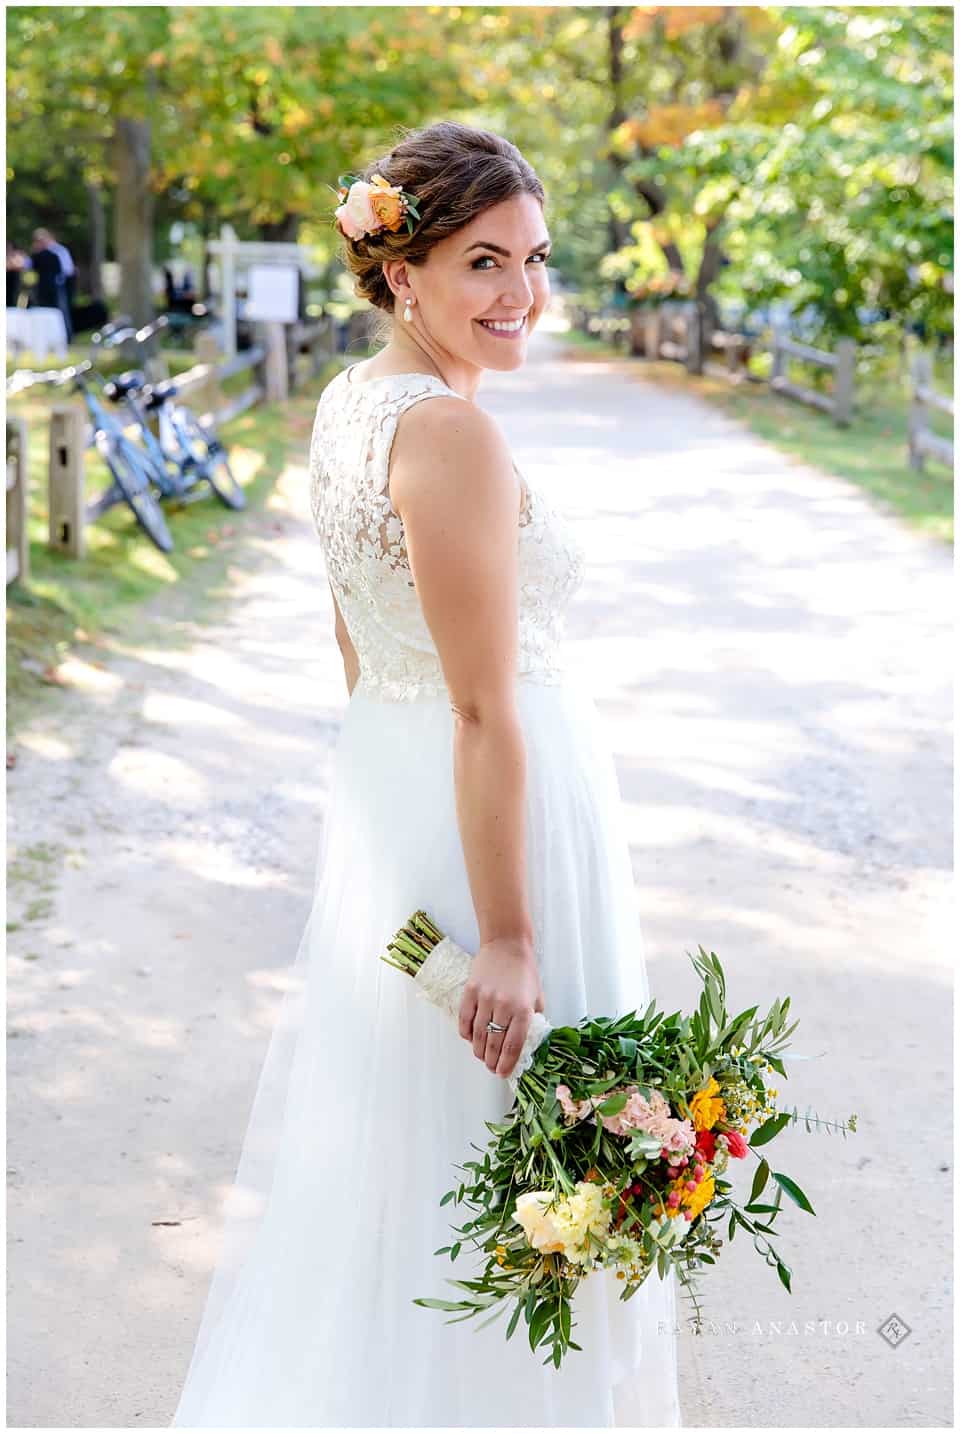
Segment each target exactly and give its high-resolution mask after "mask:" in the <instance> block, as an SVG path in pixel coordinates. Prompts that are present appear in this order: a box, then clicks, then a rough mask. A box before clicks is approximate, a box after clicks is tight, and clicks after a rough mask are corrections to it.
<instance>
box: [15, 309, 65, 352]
mask: <svg viewBox="0 0 960 1434" xmlns="http://www.w3.org/2000/svg"><path fill="white" fill-rule="evenodd" d="M23 351H29V352H30V353H31V354H33V356H34V358H38V359H44V358H46V356H47V354H55V355H56V357H57V358H66V356H67V326H66V324H65V323H64V321H63V314H62V313H61V312H60V310H59V309H8V310H7V353H13V354H17V353H20V352H23Z"/></svg>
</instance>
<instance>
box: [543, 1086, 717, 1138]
mask: <svg viewBox="0 0 960 1434" xmlns="http://www.w3.org/2000/svg"><path fill="white" fill-rule="evenodd" d="M620 1094H624V1095H626V1097H627V1103H626V1105H625V1106H624V1107H623V1109H622V1110H620V1111H618V1112H617V1114H616V1115H602V1116H601V1117H600V1119H601V1121H602V1123H603V1127H604V1129H605V1130H609V1132H610V1133H611V1135H629V1134H630V1132H631V1131H634V1130H643V1131H646V1132H647V1133H648V1134H650V1135H652V1136H653V1137H654V1138H655V1139H656V1140H659V1142H660V1145H661V1146H662V1147H663V1148H665V1149H667V1150H670V1151H676V1152H678V1153H679V1154H681V1155H685V1154H687V1153H688V1152H690V1151H692V1150H693V1146H694V1141H695V1139H696V1132H695V1131H694V1129H693V1125H692V1124H691V1122H690V1121H689V1120H680V1119H678V1118H677V1117H676V1116H674V1115H671V1114H670V1105H669V1102H668V1101H667V1099H666V1097H665V1096H664V1095H663V1094H662V1093H661V1092H660V1091H658V1090H655V1091H652V1092H651V1095H650V1099H649V1100H646V1099H644V1097H643V1096H642V1095H641V1094H640V1091H639V1089H638V1088H637V1086H635V1085H631V1086H626V1087H621V1089H620V1090H610V1091H607V1092H606V1094H605V1095H595V1096H590V1097H589V1098H588V1099H586V1100H573V1099H572V1097H571V1095H570V1087H569V1086H566V1085H558V1086H557V1099H558V1100H559V1102H560V1105H561V1106H562V1108H563V1112H564V1114H565V1115H566V1116H568V1117H569V1118H570V1119H571V1122H573V1121H577V1120H582V1119H583V1118H584V1117H585V1116H589V1115H592V1114H593V1112H594V1110H595V1109H596V1107H597V1106H598V1105H602V1104H603V1103H604V1101H607V1100H609V1099H610V1098H611V1096H614V1095H620Z"/></svg>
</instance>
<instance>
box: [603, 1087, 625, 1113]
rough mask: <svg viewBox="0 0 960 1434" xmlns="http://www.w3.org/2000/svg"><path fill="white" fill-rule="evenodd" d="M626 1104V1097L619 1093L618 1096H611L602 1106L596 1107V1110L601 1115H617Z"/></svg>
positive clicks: (621, 1092)
mask: <svg viewBox="0 0 960 1434" xmlns="http://www.w3.org/2000/svg"><path fill="white" fill-rule="evenodd" d="M626 1103H627V1096H626V1094H625V1093H624V1092H623V1091H620V1093H619V1094H618V1095H612V1096H611V1097H610V1099H609V1100H605V1101H604V1102H603V1104H602V1105H598V1106H597V1110H598V1111H599V1112H600V1114H601V1115H619V1114H620V1112H621V1110H623V1107H624V1106H625V1105H626Z"/></svg>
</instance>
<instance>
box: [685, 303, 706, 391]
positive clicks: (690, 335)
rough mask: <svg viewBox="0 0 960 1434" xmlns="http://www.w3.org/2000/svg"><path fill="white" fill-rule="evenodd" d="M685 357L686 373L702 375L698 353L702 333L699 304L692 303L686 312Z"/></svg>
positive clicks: (699, 353)
mask: <svg viewBox="0 0 960 1434" xmlns="http://www.w3.org/2000/svg"><path fill="white" fill-rule="evenodd" d="M686 320H687V325H686V327H687V338H686V344H687V357H686V361H685V366H686V370H687V373H690V374H698V373H703V359H702V356H701V352H700V335H701V331H702V323H703V320H702V316H701V314H700V306H699V304H696V303H693V304H691V305H690V308H689V309H688V310H687V314H686Z"/></svg>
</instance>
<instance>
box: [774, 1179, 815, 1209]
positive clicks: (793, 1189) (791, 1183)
mask: <svg viewBox="0 0 960 1434" xmlns="http://www.w3.org/2000/svg"><path fill="white" fill-rule="evenodd" d="M771 1173H772V1175H773V1178H774V1180H776V1182H777V1184H778V1185H779V1186H780V1189H781V1190H782V1191H783V1192H784V1194H785V1195H789V1196H790V1199H791V1200H793V1201H794V1202H795V1203H796V1204H797V1205H799V1206H800V1209H801V1210H806V1212H807V1214H808V1215H815V1214H816V1213H817V1212H816V1210H814V1208H813V1206H812V1205H811V1204H810V1201H809V1200H808V1199H807V1197H806V1195H804V1193H803V1191H802V1190H801V1189H800V1186H799V1185H798V1184H797V1182H796V1181H795V1180H791V1179H790V1176H789V1175H781V1174H780V1173H779V1172H778V1171H776V1170H774V1171H772V1172H771Z"/></svg>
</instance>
